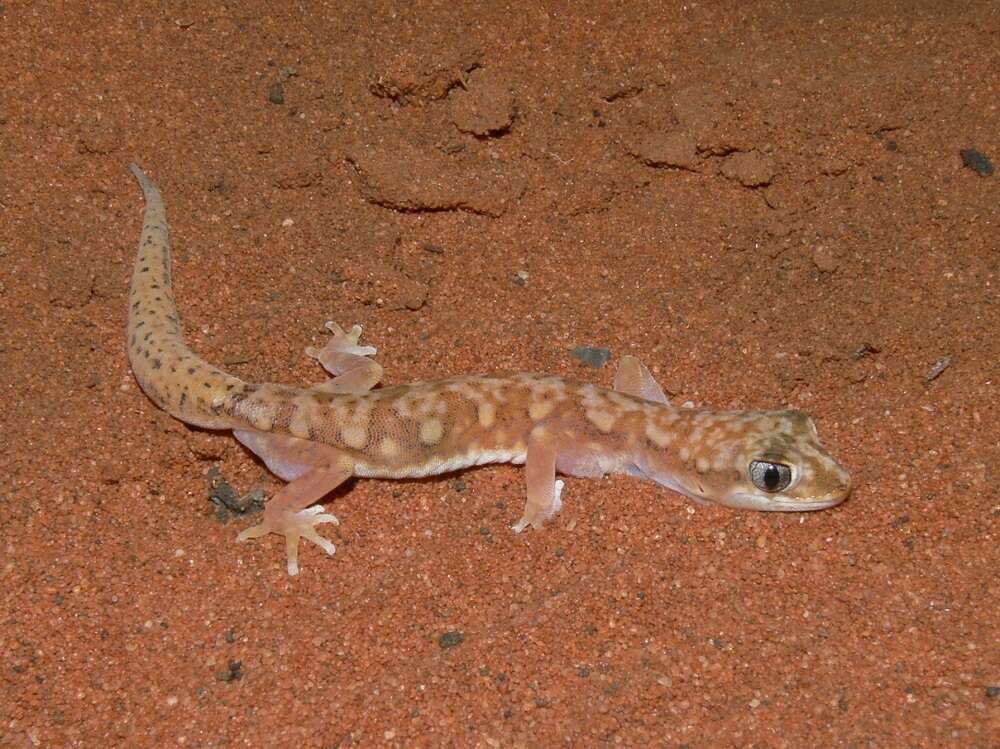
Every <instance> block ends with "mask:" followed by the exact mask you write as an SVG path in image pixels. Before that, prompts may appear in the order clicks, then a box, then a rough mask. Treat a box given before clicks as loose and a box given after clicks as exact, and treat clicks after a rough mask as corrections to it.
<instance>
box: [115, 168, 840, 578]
mask: <svg viewBox="0 0 1000 749" xmlns="http://www.w3.org/2000/svg"><path fill="white" fill-rule="evenodd" d="M129 169H130V171H131V172H132V174H133V175H135V177H136V179H138V181H139V185H140V187H141V189H142V192H143V196H144V198H145V203H146V207H145V214H144V217H143V224H142V232H141V235H140V239H139V250H138V253H137V255H136V260H135V267H134V270H133V273H132V281H131V286H130V290H129V316H128V333H127V335H128V357H129V363H130V365H131V368H132V372H133V374H134V376H135V379H136V381H137V382H138V384H139V385H140V387H141V388H142V390H143V391H144V392H145V393H146V395H147V396H148V397H149V398H150V400H152V401H153V403H155V404H156V405H157V406H159V407H160V408H162V409H163V410H165V411H167V412H168V413H169V414H171V415H172V416H174V417H175V418H177V419H180V420H181V421H184V422H186V423H188V424H191V425H193V426H196V427H201V428H203V429H210V430H230V431H231V432H232V434H233V435H234V436H235V438H236V439H237V440H239V442H241V443H242V444H243V445H244V446H246V447H247V448H248V449H249V450H250V451H251V452H252V453H254V454H255V455H256V456H257V457H259V458H260V459H261V460H262V461H263V462H264V464H265V465H266V466H267V467H268V468H269V469H270V470H271V471H272V472H273V473H274V474H276V475H277V476H278V477H279V478H281V479H283V480H284V481H285V482H287V483H286V484H284V486H283V487H282V488H281V489H280V490H279V491H277V492H276V493H275V495H274V496H273V497H271V499H270V500H268V502H267V503H266V505H265V508H264V511H263V516H262V518H261V522H260V523H258V524H256V525H254V526H252V527H249V528H247V529H246V530H244V531H242V532H241V533H240V534H239V535H238V536H237V539H238V540H239V541H246V540H248V539H255V538H260V537H262V536H266V535H268V534H271V533H274V534H277V535H279V536H283V537H284V539H285V556H286V563H287V571H288V574H290V575H296V574H298V572H299V543H300V540H301V539H303V538H305V539H307V540H309V541H311V542H313V543H315V544H317V545H318V546H319V547H320V548H322V549H323V550H324V551H325V552H326V553H327V554H333V553H334V552H335V550H336V549H335V546H334V544H333V543H332V542H331V541H329V540H328V539H327V538H325V537H323V536H322V535H320V533H319V531H318V530H317V526H319V525H322V524H325V523H335V524H336V523H339V521H338V520H337V518H336V516H334V515H333V514H331V513H328V512H327V511H326V510H325V509H324V506H323V505H321V504H317V503H318V502H319V501H320V500H321V499H322V498H323V497H324V496H326V495H327V494H329V493H330V492H331V491H333V490H334V489H335V488H336V487H338V486H340V485H341V484H343V483H344V482H346V481H348V480H349V479H351V478H354V477H364V478H381V479H408V478H418V477H423V476H430V475H436V474H441V473H446V472H451V471H458V470H461V469H464V468H469V467H471V466H478V465H483V464H488V463H513V464H515V465H523V466H524V476H525V484H526V501H525V506H524V512H523V513H522V515H521V518H520V519H519V520H518V521H517V522H516V523H515V524H514V525H513V526H512V528H513V530H514V531H515V532H518V533H520V532H522V531H524V530H525V529H527V528H529V527H530V528H534V529H538V528H541V527H542V525H543V523H545V521H547V520H549V519H550V518H551V517H552V516H553V515H555V514H556V513H557V512H558V511H559V509H560V507H561V506H562V491H563V486H564V482H563V480H562V479H559V478H557V475H563V476H571V477H584V478H596V477H601V476H605V475H608V474H618V473H623V474H628V475H631V476H635V477H638V478H642V479H647V480H651V481H654V482H656V483H657V484H659V485H661V486H664V487H667V488H668V489H671V490H673V491H675V492H679V493H680V494H683V495H686V496H687V497H690V498H692V499H694V500H696V501H699V502H703V503H716V504H719V505H724V506H727V507H733V508H741V509H749V510H764V511H768V510H774V511H787V512H800V511H808V510H822V509H824V508H828V507H832V506H834V505H837V504H839V503H840V502H842V501H843V500H844V499H845V498H846V497H847V496H848V494H849V493H850V489H851V478H850V474H849V473H848V472H847V470H846V469H845V468H844V467H843V466H841V465H840V463H838V462H837V461H836V460H835V459H834V458H833V456H831V455H830V453H829V452H828V451H827V450H826V449H825V448H824V447H823V446H822V444H821V443H820V441H819V436H818V434H817V431H816V426H815V425H814V423H813V421H812V419H810V418H809V417H808V416H807V415H806V414H804V413H802V412H801V411H795V410H780V411H778V410H770V411H767V410H758V411H720V410H711V409H707V408H694V407H691V406H674V405H672V404H671V403H669V401H668V399H667V397H666V396H665V394H664V392H663V389H662V388H661V387H660V385H659V384H658V383H657V382H656V380H655V379H654V378H653V376H652V374H651V373H650V371H649V370H648V369H647V368H646V367H645V366H644V365H643V364H642V363H641V362H640V361H639V359H638V358H636V357H634V356H624V357H622V359H621V361H620V363H619V366H618V370H617V372H616V374H615V376H614V383H613V387H612V388H611V389H607V388H603V387H599V386H597V385H594V384H591V383H588V382H581V381H577V380H573V379H565V378H561V377H555V376H545V375H538V374H527V373H519V374H513V375H501V374H490V375H470V376H459V377H450V378H447V379H442V380H435V381H428V382H422V381H421V382H411V383H408V384H402V385H393V386H387V387H376V385H378V384H379V383H380V382H381V379H382V366H381V365H380V364H378V362H377V361H375V359H374V358H373V357H374V356H375V354H376V349H375V348H373V347H371V346H365V345H361V343H360V336H361V332H362V330H361V327H360V326H358V325H355V326H353V327H352V328H351V329H350V330H344V329H343V328H341V327H340V326H339V325H337V324H336V323H334V322H328V323H326V328H327V329H328V330H329V332H330V334H331V335H330V337H329V338H327V339H326V341H325V343H324V345H323V346H322V347H321V348H315V347H312V346H310V347H307V348H306V349H305V353H306V355H307V356H309V357H311V358H313V359H316V360H317V361H318V362H319V363H320V364H321V365H322V366H323V368H325V369H326V371H327V372H328V373H329V374H330V375H331V377H330V378H329V379H327V380H326V381H324V382H322V383H320V384H317V385H313V386H312V387H293V386H288V385H281V384H275V383H254V382H246V381H244V380H242V379H240V378H239V377H236V376H234V375H232V374H229V373H228V372H224V371H223V370H221V369H219V368H218V367H216V366H213V365H212V364H209V363H208V362H207V361H205V360H204V359H202V358H201V357H199V356H198V355H197V354H196V353H194V351H192V350H191V349H190V348H189V347H188V345H187V344H186V343H185V340H184V336H183V333H182V330H181V323H180V318H179V317H178V314H177V307H176V303H175V301H174V293H173V285H172V281H171V253H170V234H169V229H168V226H167V215H166V208H165V206H164V203H163V199H162V197H161V195H160V191H159V190H158V189H157V187H156V185H155V184H153V182H152V181H151V180H150V178H149V177H148V176H147V175H146V174H145V173H144V172H143V171H142V170H141V169H140V168H139V167H138V166H136V165H135V164H133V165H131V166H130V167H129Z"/></svg>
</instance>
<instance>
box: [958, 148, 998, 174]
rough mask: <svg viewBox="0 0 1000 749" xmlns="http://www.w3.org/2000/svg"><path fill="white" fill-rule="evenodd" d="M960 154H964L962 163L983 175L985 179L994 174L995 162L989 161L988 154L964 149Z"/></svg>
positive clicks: (973, 149) (972, 149)
mask: <svg viewBox="0 0 1000 749" xmlns="http://www.w3.org/2000/svg"><path fill="white" fill-rule="evenodd" d="M960 153H961V154H962V163H963V164H965V165H966V166H967V167H969V169H971V170H972V171H974V172H976V173H977V174H981V175H982V176H983V177H989V176H990V175H991V174H993V162H992V161H990V160H989V158H988V157H987V156H986V154H984V153H981V152H979V151H977V150H976V149H975V148H963V149H962V150H961V151H960Z"/></svg>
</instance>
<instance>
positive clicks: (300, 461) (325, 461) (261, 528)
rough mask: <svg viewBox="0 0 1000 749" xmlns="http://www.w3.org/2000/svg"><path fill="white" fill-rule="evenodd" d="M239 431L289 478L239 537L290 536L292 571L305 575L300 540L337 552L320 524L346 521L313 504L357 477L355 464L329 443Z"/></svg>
mask: <svg viewBox="0 0 1000 749" xmlns="http://www.w3.org/2000/svg"><path fill="white" fill-rule="evenodd" d="M233 434H234V436H235V437H236V438H237V439H238V440H239V441H240V442H242V443H243V444H244V445H246V446H247V447H248V448H250V450H252V451H253V452H254V453H256V454H257V456H258V457H260V458H261V459H262V460H263V461H264V463H266V464H267V467H268V468H270V469H271V470H272V471H273V472H274V473H276V474H277V475H278V476H280V477H281V478H283V479H285V480H286V481H288V482H289V483H288V484H286V485H285V486H283V487H282V488H281V490H280V491H278V493H277V494H275V495H274V496H273V497H272V498H271V499H270V500H269V501H268V503H267V505H266V506H265V507H264V517H263V519H262V520H261V522H260V523H258V524H257V525H254V526H252V527H250V528H247V529H246V530H244V531H243V532H242V533H240V534H239V535H238V536H237V537H236V540H237V541H247V540H249V539H251V538H260V537H261V536H266V535H267V534H268V533H277V534H278V535H280V536H284V537H285V550H286V556H287V560H288V574H289V575H297V574H299V541H300V539H303V538H305V539H307V540H309V541H312V542H313V543H314V544H316V545H317V546H319V547H320V548H321V549H323V551H325V552H326V553H327V554H331V555H332V554H333V553H334V552H335V551H336V550H337V548H336V546H334V545H333V542H331V541H329V540H327V539H325V538H323V537H322V536H321V535H319V533H318V532H317V531H316V526H317V525H322V524H323V523H334V524H337V525H339V524H340V521H339V520H337V518H336V517H335V516H334V515H332V514H330V513H328V512H326V511H325V509H324V508H323V505H313V503H314V502H317V501H319V500H320V499H322V498H323V497H324V496H325V495H327V494H329V493H330V492H331V491H333V490H334V489H336V488H337V487H338V486H340V485H341V484H342V483H344V482H345V481H347V479H349V478H351V477H352V476H353V475H354V462H353V461H352V460H351V459H350V458H349V457H347V456H346V455H344V454H343V453H342V452H340V451H339V450H336V449H335V448H333V447H330V446H329V445H323V444H320V443H317V442H310V441H309V440H303V439H299V438H297V437H289V436H286V435H282V434H270V433H266V432H253V431H248V430H241V429H237V430H233ZM310 505H313V506H312V507H310Z"/></svg>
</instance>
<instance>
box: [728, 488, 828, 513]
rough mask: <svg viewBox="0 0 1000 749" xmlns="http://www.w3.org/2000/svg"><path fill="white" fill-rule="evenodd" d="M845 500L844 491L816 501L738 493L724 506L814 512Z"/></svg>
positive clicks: (766, 510) (818, 498)
mask: <svg viewBox="0 0 1000 749" xmlns="http://www.w3.org/2000/svg"><path fill="white" fill-rule="evenodd" d="M845 499H847V492H844V491H837V492H835V493H831V494H828V495H825V496H822V497H816V498H814V499H792V498H791V497H768V496H762V495H758V494H746V493H744V492H737V493H735V494H730V495H729V496H728V497H726V500H725V502H723V504H724V505H726V506H727V507H735V508H737V509H741V510H760V511H762V512H813V511H814V510H825V509H827V508H828V507H833V506H835V505H839V504H840V503H841V502H843V501H844V500H845Z"/></svg>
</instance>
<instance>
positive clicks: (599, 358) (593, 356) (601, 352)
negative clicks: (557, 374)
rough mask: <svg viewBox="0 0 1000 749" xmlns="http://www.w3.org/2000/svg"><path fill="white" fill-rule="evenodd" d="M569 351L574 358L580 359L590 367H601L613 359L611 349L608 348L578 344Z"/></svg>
mask: <svg viewBox="0 0 1000 749" xmlns="http://www.w3.org/2000/svg"><path fill="white" fill-rule="evenodd" d="M569 353H570V356H572V357H573V358H574V359H579V360H580V361H582V362H583V363H584V364H586V365H587V366H588V367H593V368H594V369H600V368H601V367H603V366H604V365H605V364H607V363H608V362H609V361H611V351H610V350H609V349H606V348H597V347H595V346H577V347H576V348H573V349H570V352H569Z"/></svg>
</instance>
